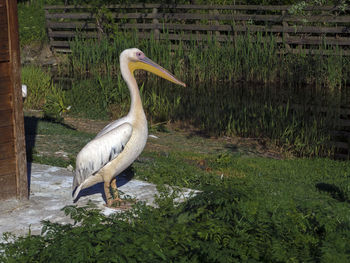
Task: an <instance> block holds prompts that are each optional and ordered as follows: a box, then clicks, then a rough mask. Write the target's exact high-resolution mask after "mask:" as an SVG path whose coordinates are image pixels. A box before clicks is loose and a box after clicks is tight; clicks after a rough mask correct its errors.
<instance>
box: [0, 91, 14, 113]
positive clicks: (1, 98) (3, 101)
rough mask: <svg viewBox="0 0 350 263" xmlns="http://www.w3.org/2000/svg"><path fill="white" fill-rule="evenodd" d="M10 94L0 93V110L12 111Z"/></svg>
mask: <svg viewBox="0 0 350 263" xmlns="http://www.w3.org/2000/svg"><path fill="white" fill-rule="evenodd" d="M12 106H13V103H12V94H11V93H7V94H6V93H4V94H1V93H0V110H9V109H12Z"/></svg>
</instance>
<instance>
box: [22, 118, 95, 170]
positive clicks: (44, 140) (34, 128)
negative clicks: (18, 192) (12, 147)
mask: <svg viewBox="0 0 350 263" xmlns="http://www.w3.org/2000/svg"><path fill="white" fill-rule="evenodd" d="M24 122H25V132H26V148H27V149H26V150H27V160H28V161H29V162H36V163H42V164H50V165H54V166H61V167H67V166H68V165H72V166H73V167H75V157H76V155H77V154H78V152H79V151H80V150H81V149H82V148H83V147H84V146H85V144H86V143H87V142H88V141H90V140H91V139H92V138H93V137H94V135H93V134H89V133H84V132H80V131H77V130H75V129H73V128H70V127H69V126H65V125H63V124H62V123H57V122H52V121H50V120H49V119H44V118H38V117H34V116H31V115H30V114H26V116H25V119H24Z"/></svg>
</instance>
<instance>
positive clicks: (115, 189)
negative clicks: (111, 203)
mask: <svg viewBox="0 0 350 263" xmlns="http://www.w3.org/2000/svg"><path fill="white" fill-rule="evenodd" d="M111 187H112V191H111V194H112V196H113V199H114V200H118V201H121V199H120V198H119V192H118V187H117V178H116V177H114V178H113V179H112V181H111Z"/></svg>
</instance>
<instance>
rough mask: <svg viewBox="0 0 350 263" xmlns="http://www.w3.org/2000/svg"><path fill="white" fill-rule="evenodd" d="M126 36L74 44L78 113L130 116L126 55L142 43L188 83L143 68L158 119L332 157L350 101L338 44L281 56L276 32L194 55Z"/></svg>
mask: <svg viewBox="0 0 350 263" xmlns="http://www.w3.org/2000/svg"><path fill="white" fill-rule="evenodd" d="M119 34H120V35H118V36H119V37H116V38H113V40H109V39H100V40H84V39H80V38H77V39H76V40H75V41H73V42H72V44H71V48H72V54H71V55H70V63H69V64H68V65H66V66H65V67H64V66H62V74H63V75H64V74H67V72H72V75H73V77H74V78H75V79H76V81H74V82H73V85H72V89H71V90H69V91H67V96H68V98H69V101H70V102H69V103H68V104H69V105H73V107H72V113H74V114H79V115H80V116H86V117H90V118H91V117H92V118H107V117H113V118H118V117H120V116H122V115H124V114H126V113H127V110H128V107H129V95H128V91H127V88H126V85H125V83H124V81H123V80H122V78H121V76H120V74H119V61H118V54H120V52H121V51H122V50H124V49H125V48H128V47H132V46H138V47H139V48H141V49H142V50H143V51H144V52H145V53H146V55H147V56H149V57H150V58H152V59H153V60H154V61H156V62H158V63H160V64H161V65H162V66H163V67H165V68H167V69H168V70H170V71H171V72H173V73H174V74H175V75H176V76H178V77H179V79H181V80H183V81H184V82H186V83H187V85H188V88H181V87H178V86H174V85H170V84H168V83H167V82H165V81H162V80H160V79H159V78H156V77H154V76H152V75H149V76H148V75H146V73H144V72H138V73H137V78H138V80H139V83H140V87H141V95H142V99H143V103H144V108H145V111H146V114H147V116H148V119H149V120H150V121H151V123H157V122H164V121H169V120H182V121H190V122H191V123H193V124H195V125H197V126H199V127H200V128H202V129H203V130H204V131H206V132H207V133H209V134H212V135H222V134H226V135H239V136H249V137H263V138H270V139H272V140H273V141H275V143H276V144H278V145H280V146H283V147H285V148H287V149H289V150H292V151H294V152H295V153H296V154H297V155H300V156H317V155H331V154H332V149H331V148H329V147H328V146H327V145H328V141H329V140H330V137H331V134H330V133H329V131H331V130H334V129H335V128H334V127H336V125H337V118H336V116H337V114H338V111H339V109H340V107H341V105H343V104H345V103H346V101H345V100H346V99H345V98H346V96H343V95H341V94H342V92H344V91H345V90H346V89H347V88H346V83H348V82H349V78H350V70H349V69H350V66H349V65H350V60H349V58H347V57H346V56H341V51H340V50H338V49H334V54H335V55H334V56H323V55H322V52H321V54H320V55H308V54H307V53H302V54H300V55H294V54H288V55H285V56H283V57H281V56H280V55H279V53H278V47H277V45H276V41H275V39H274V37H273V36H270V37H266V36H265V38H264V41H262V40H263V36H262V35H261V34H258V35H253V34H247V35H245V36H238V37H237V38H236V40H235V42H234V43H221V44H220V47H219V45H218V43H217V42H216V41H215V40H210V41H209V42H207V43H206V44H205V45H204V44H199V43H196V42H192V43H190V44H189V47H190V48H189V49H188V50H187V51H186V52H185V51H184V48H182V46H181V45H182V44H183V43H180V48H179V49H177V50H174V51H171V42H170V41H164V42H157V41H153V40H151V41H142V40H138V38H137V37H136V36H135V35H133V34H124V33H122V32H119ZM121 36H122V37H121ZM261 43H263V44H261ZM320 50H321V51H322V50H324V51H327V50H329V48H328V47H320ZM169 54H172V55H171V59H169ZM146 76H147V78H146ZM233 102H234V103H233ZM295 105H296V107H294V106H295ZM319 108H326V109H327V114H318V113H317V109H319ZM310 113H311V114H310Z"/></svg>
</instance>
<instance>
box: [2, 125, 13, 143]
mask: <svg viewBox="0 0 350 263" xmlns="http://www.w3.org/2000/svg"><path fill="white" fill-rule="evenodd" d="M14 138H15V137H14V136H13V126H12V125H10V126H4V127H0V143H7V142H11V141H12V142H13V141H14Z"/></svg>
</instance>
